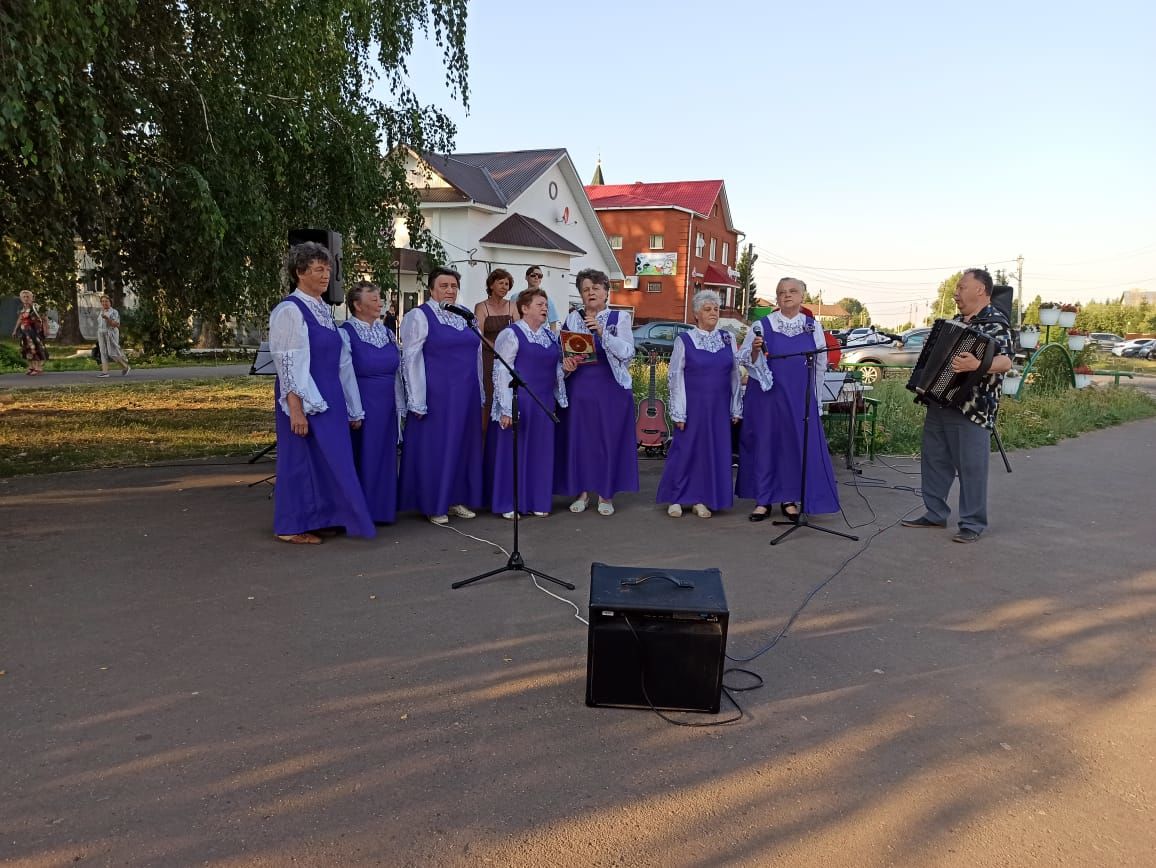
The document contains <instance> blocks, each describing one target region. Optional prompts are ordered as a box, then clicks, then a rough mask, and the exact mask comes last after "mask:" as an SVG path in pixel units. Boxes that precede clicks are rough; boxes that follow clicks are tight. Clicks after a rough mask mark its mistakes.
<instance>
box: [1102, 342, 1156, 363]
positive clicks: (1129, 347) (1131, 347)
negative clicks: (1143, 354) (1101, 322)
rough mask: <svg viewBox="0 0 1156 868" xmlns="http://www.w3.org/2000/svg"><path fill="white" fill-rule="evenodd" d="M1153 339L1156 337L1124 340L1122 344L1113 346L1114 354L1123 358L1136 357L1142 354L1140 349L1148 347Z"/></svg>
mask: <svg viewBox="0 0 1156 868" xmlns="http://www.w3.org/2000/svg"><path fill="white" fill-rule="evenodd" d="M1153 341H1156V338H1132V340H1130V341H1124V342H1123V343H1122V344H1117V345H1116V346H1114V347H1112V355H1114V356H1121V357H1123V358H1135V357H1136V356H1138V355H1139V354H1140V350H1142V349H1144V348H1145V347H1147V346H1148V345H1149V344H1151V343H1152V342H1153Z"/></svg>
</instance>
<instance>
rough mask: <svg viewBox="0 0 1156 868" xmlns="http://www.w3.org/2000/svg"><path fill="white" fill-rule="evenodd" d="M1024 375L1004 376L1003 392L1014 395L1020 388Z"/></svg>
mask: <svg viewBox="0 0 1156 868" xmlns="http://www.w3.org/2000/svg"><path fill="white" fill-rule="evenodd" d="M1022 380H1023V377H1004V378H1003V393H1004V394H1005V395H1014V394H1015V393H1016V392H1018V391H1019V390H1020V382H1021V381H1022Z"/></svg>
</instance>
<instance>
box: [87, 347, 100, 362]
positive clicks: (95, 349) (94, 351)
mask: <svg viewBox="0 0 1156 868" xmlns="http://www.w3.org/2000/svg"><path fill="white" fill-rule="evenodd" d="M89 355H90V356H92V360H93V361H94V362H96V363H97V364H100V344H96V345H94V346H93V348H92V352H91V353H89Z"/></svg>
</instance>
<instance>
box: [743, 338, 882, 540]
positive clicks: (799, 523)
mask: <svg viewBox="0 0 1156 868" xmlns="http://www.w3.org/2000/svg"><path fill="white" fill-rule="evenodd" d="M827 352H830V350H829V349H828V348H827V347H823V349H814V350H803V351H802V352H798V353H782V354H781V355H771V354H770V353H767V354H766V356H767V358H768V359H790V358H793V357H795V356H805V357H806V359H807V384H806V388H805V390H804V404H803V458H802V461H803V468H802V476H801V478H800V480H799V483H800V485H799V488H800V490H799V514H798V515H797V516H796V517H795V518H794V519H793V520H791V521H773V522H771V524H778V525H784V524H785V525H791V527H789V528H787V530H785V531H783V532H782V533H781V534H779V535H778V536H777V537H775V538H774V539H773V540H771V543H770V544H771V545H778V544H779V543H780V542H782V541H783V540H785V539H786V538H787V537H789V536H790V535H791V534H793V533H794V532H795V531H797V530H798V529H799V528H801V527H809V528H810V529H811V530H818V531H822V532H823V533H829V534H831V536H841V537H843V538H844V539H849V540H853V541H855V542H858V541H859V537H857V536H852V535H851V534H849V533H843V532H842V531H838V530H832V529H831V528H829V527H822V526H820V525H817V524H811V522H810V521H809V520H808V519H807V455H808V449H809V448H810V440H811V408H812V405H813V404H814V403H815V356H817V355H818V354H819V353H827Z"/></svg>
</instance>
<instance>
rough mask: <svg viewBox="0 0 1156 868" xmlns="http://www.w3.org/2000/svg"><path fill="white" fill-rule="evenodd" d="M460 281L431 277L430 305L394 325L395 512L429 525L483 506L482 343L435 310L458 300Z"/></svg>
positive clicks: (449, 274)
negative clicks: (401, 393)
mask: <svg viewBox="0 0 1156 868" xmlns="http://www.w3.org/2000/svg"><path fill="white" fill-rule="evenodd" d="M460 283H461V276H460V275H459V274H458V273H457V272H456V271H454V270H453V269H451V268H435V269H434V270H433V271H432V272H430V276H429V291H430V300H429V301H427V302H426V303H425V304H423V305H421V306H420V307H416V308H414V309H413V310H411V311H409V312H408V313H407V314H406V315H405V317H404V318H403V319H402V321H401V359H402V371H403V373H404V375H405V391H406V404H407V407H408V411H409V415H408V417H407V421H406V425H405V445H404V446H403V447H402V452H401V480H400V488H399V495H398V509H415V510H418V511H419V512H421V513H423V514H424V515H425V516H426V517H427V518H428V519H429V520H430V521H432V522H433V523H434V524H448V523H449V517H450V516H451V515H453V516H457V517H458V518H473V517H474V515H475V514H476V513H474V511H473V510H472V509H470V507H471V506H477V505H479V504H480V503H481V502H482V438H481V436H480V434H479V433H478V432H479V431H481V427H482V404H483V403H485V400H486V391H485V389H484V388H482V343H481V341H480V340H479V339H478V336H477V335H476V334H475V333H474V332H473V331H471V330H470V328H469V327H468V326H467V324H466V321H465V320H464V319H462V317H460V316H458V315H457V314H456V313H451V312H449V311H447V310H443V309H442V307H441V305H443V304H453V303H455V302H456V301H457V298H458V288H459V285H460Z"/></svg>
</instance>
